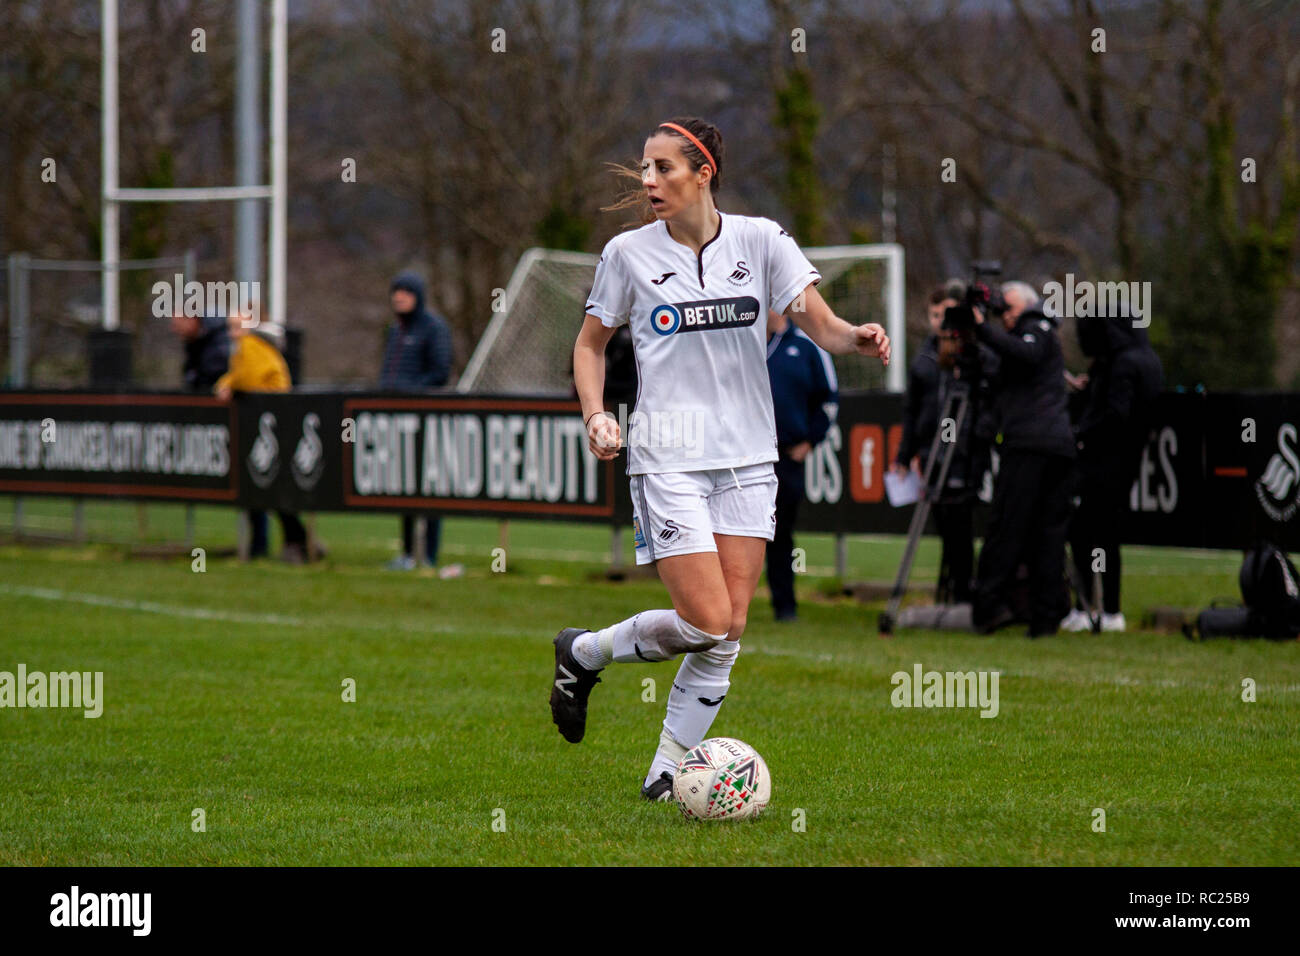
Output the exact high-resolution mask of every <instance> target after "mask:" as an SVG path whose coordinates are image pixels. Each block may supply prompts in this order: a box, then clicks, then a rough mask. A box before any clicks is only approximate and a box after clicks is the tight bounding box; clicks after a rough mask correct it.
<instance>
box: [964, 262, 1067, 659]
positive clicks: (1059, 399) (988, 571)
mask: <svg viewBox="0 0 1300 956" xmlns="http://www.w3.org/2000/svg"><path fill="white" fill-rule="evenodd" d="M1002 294H1003V297H1004V298H1005V300H1006V305H1007V308H1006V311H1005V313H1004V314H1003V315H1002V316H1001V319H1000V320H999V318H998V317H996V316H992V315H990V316H987V317H986V316H985V315H984V314H983V312H982V311H981V310H978V309H977V310H976V326H975V334H976V336H977V337H978V339H979V341H980V342H982V343H983V344H985V345H987V346H988V347H989V348H990V349H992V350H993V351H994V352H996V353H997V355H998V358H999V359H1000V360H1001V369H1000V373H999V389H998V398H997V409H998V422H999V425H1000V430H1001V433H1002V441H1001V445H1000V446H999V456H1000V458H999V462H1000V463H999V467H998V476H997V481H996V483H995V485H994V489H993V507H992V512H991V514H990V516H989V526H988V532H987V534H986V535H985V537H984V547H983V548H981V549H980V557H979V572H978V585H977V588H976V593H975V601H974V608H973V619H974V624H975V627H976V628H977V629H979V630H981V631H983V632H984V633H986V634H987V633H992V632H993V631H995V630H997V629H998V628H999V627H1002V626H1004V625H1006V624H1009V623H1011V622H1012V621H1013V620H1014V619H1015V618H1014V614H1013V613H1012V612H1011V610H1010V607H1009V588H1010V585H1011V583H1012V582H1013V580H1014V577H1015V572H1016V566H1017V565H1018V564H1019V563H1020V562H1021V561H1024V562H1025V563H1026V564H1027V565H1028V566H1029V587H1030V617H1029V636H1030V637H1040V636H1043V635H1047V634H1055V633H1056V630H1057V628H1058V627H1059V625H1060V622H1061V619H1062V618H1063V617H1064V616H1065V610H1066V607H1067V606H1068V600H1067V598H1066V592H1065V584H1064V576H1065V531H1066V525H1067V523H1068V520H1069V477H1070V470H1071V466H1072V462H1073V460H1074V458H1075V446H1074V435H1073V433H1072V431H1071V429H1070V417H1069V414H1068V412H1067V410H1066V397H1065V380H1064V375H1065V360H1064V358H1063V356H1062V354H1061V343H1060V340H1059V339H1058V338H1057V334H1056V327H1055V325H1054V324H1053V322H1052V321H1050V320H1048V319H1047V318H1046V317H1045V316H1044V315H1043V312H1042V310H1041V309H1040V308H1039V306H1038V293H1037V292H1035V291H1034V289H1033V288H1032V287H1031V286H1029V285H1028V284H1026V283H1023V282H1008V283H1006V284H1005V285H1003V287H1002Z"/></svg>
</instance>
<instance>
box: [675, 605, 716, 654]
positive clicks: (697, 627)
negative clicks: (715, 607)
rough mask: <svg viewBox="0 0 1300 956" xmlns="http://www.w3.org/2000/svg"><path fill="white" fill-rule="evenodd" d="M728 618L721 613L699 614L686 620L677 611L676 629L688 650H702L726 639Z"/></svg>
mask: <svg viewBox="0 0 1300 956" xmlns="http://www.w3.org/2000/svg"><path fill="white" fill-rule="evenodd" d="M727 623H728V618H727V617H724V616H723V615H721V614H717V613H712V614H701V615H699V616H697V617H696V618H695V619H694V620H693V621H688V620H687V619H686V618H684V617H682V615H681V614H680V613H679V614H678V615H677V630H678V633H679V634H681V637H682V641H683V643H684V644H685V645H686V646H687V648H689V650H690V651H692V652H694V651H704V650H708V649H709V648H711V647H713V646H714V645H715V644H717V643H718V642H719V641H725V640H726V639H727Z"/></svg>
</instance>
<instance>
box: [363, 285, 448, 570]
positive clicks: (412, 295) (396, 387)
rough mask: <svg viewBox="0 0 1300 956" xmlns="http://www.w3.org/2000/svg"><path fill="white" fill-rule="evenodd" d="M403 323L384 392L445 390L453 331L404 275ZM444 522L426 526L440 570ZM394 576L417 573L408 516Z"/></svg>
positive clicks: (388, 355) (386, 367) (399, 301)
mask: <svg viewBox="0 0 1300 956" xmlns="http://www.w3.org/2000/svg"><path fill="white" fill-rule="evenodd" d="M389 296H390V299H391V303H392V307H393V313H394V314H395V315H396V316H397V321H396V322H395V323H394V324H393V325H392V326H391V327H390V328H389V331H388V340H387V342H386V343H385V345H384V364H383V369H382V371H381V372H380V376H379V387H380V388H381V389H383V390H385V391H397V392H408V391H419V390H421V389H426V388H440V387H441V386H443V385H446V384H447V379H448V378H450V376H451V363H452V344H451V330H450V329H448V327H447V322H446V320H445V319H443V318H442V316H439V315H434V314H432V313H430V312H429V311H428V310H426V309H425V307H424V283H423V282H421V281H420V277H419V276H417V275H415V274H414V273H412V272H403V273H402V274H401V275H398V276H397V277H396V278H394V279H393V282H392V285H391V286H390V287H389ZM441 535H442V520H441V519H440V518H439V517H438V516H437V515H429V516H428V517H427V518H426V520H425V523H424V553H425V557H426V559H427V560H428V562H429V566H430V567H437V566H438V542H439V539H440V537H441ZM388 567H389V569H390V570H393V571H410V570H413V569H414V568H415V516H414V515H403V516H402V553H401V554H400V555H398V556H397V557H396V558H394V559H393V560H392V561H390V562H389V564H388ZM464 570H465V569H464V567H463V566H461V565H459V564H453V565H449V566H447V567H445V568H443V569H442V570H441V572H440V576H441V577H457V576H459V575H460V574H462V573H464Z"/></svg>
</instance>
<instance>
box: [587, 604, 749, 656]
mask: <svg viewBox="0 0 1300 956" xmlns="http://www.w3.org/2000/svg"><path fill="white" fill-rule="evenodd" d="M726 638H727V635H726V634H709V633H708V632H707V631H702V630H700V629H699V628H698V627H696V626H695V625H694V624H691V623H689V622H688V621H686V620H685V619H684V618H682V616H681V615H680V614H678V613H677V612H676V611H674V610H672V609H671V608H669V609H667V610H657V611H642V612H641V613H640V614H634V615H632V616H631V617H629V618H628V619H627V620H626V621H619V622H618V623H617V624H611V625H610V626H609V627H607V628H605V629H603V630H600V631H592V632H588V633H586V634H583V635H582V636H580V637H579V638H578V639H577V640H576V641H574V642H573V656H574V657H576V658H577V659H578V663H579V664H581V665H582V666H583V667H585V668H587V669H588V670H600V669H601V668H602V667H604V666H606V665H607V664H609V663H610V662H611V661H616V662H618V663H620V664H630V663H634V662H636V661H649V662H651V663H653V662H655V661H670V660H672V659H673V658H674V657H676V656H677V655H678V654H682V653H690V652H692V651H703V650H707V649H709V648H710V647H713V646H714V645H715V644H717V643H719V642H720V641H725V640H726Z"/></svg>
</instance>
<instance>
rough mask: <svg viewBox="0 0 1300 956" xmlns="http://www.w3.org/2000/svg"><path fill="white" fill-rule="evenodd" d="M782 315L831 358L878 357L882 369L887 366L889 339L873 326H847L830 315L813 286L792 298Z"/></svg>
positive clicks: (824, 302) (878, 327)
mask: <svg viewBox="0 0 1300 956" xmlns="http://www.w3.org/2000/svg"><path fill="white" fill-rule="evenodd" d="M785 314H786V315H787V316H789V318H790V321H791V322H793V323H794V324H795V325H797V326H799V328H800V329H802V330H803V331H804V334H806V335H807V336H808V338H810V339H812V340H813V341H814V342H816V343H817V344H818V345H820V346H821V347H822V348H824V349H825V350H826V351H827V352H830V353H831V354H832V355H851V354H853V353H854V352H856V353H858V354H859V355H874V356H879V357H880V361H881V363H882V364H884V365H888V364H889V351H890V349H889V336H888V335H886V334H885V330H884V329H883V328H882V327H881V326H879V325H876V324H875V323H874V322H871V323H867V324H866V325H850V324H849V323H848V322H845V321H844V320H843V319H841V318H840V317H839V316H838V315H836V314H835V313H834V312H832V311H831V307H830V306H829V305H827V304H826V300H825V299H823V298H822V294H821V293H820V292H818V291H817V286H815V285H813V284H812V283H811V282H810V283H808V285H807V287H806V288H805V289H804V290H803V291H802V292H800V293H799V294H798V295H797V296H795V297H794V301H792V302H791V303H790V305H789V306H787V307H786V310H785Z"/></svg>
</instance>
